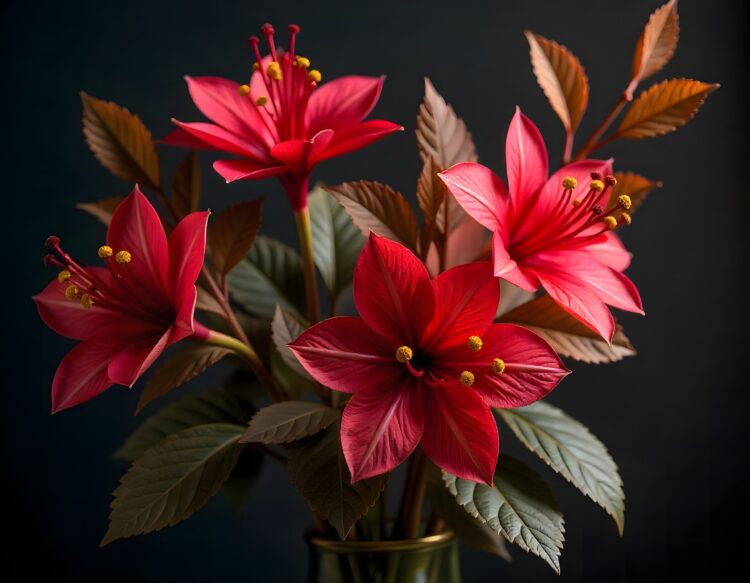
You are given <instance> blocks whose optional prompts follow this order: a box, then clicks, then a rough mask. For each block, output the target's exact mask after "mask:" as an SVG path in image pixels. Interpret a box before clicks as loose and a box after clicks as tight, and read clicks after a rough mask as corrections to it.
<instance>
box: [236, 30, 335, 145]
mask: <svg viewBox="0 0 750 583" xmlns="http://www.w3.org/2000/svg"><path fill="white" fill-rule="evenodd" d="M287 30H288V31H289V52H288V53H284V52H283V51H281V50H278V51H277V49H276V42H275V41H274V33H275V30H274V28H273V26H271V25H270V24H264V25H263V26H262V27H261V29H260V32H261V35H262V36H263V37H264V38H265V40H266V42H267V44H268V49H269V55H268V60H266V61H265V63H264V57H263V56H262V55H261V53H260V39H259V38H258V37H257V36H251V37H250V38H248V43H250V47H251V48H252V51H253V56H254V57H255V63H254V65H253V71H257V73H258V74H259V75H260V77H261V79H262V80H263V85H262V87H259V88H257V89H256V88H253V90H252V92H251V88H250V85H240V86H239V89H238V91H239V94H240V95H242V96H247V97H248V99H249V100H250V102H251V103H252V105H253V107H254V108H255V109H256V110H257V111H258V114H259V116H260V118H261V119H262V120H263V123H264V124H265V126H266V128H267V129H268V131H269V132H270V133H271V135H273V137H274V139H275V140H276V141H277V142H283V141H286V140H293V139H304V138H305V111H306V109H307V103H308V101H309V100H310V96H311V95H312V92H313V91H314V90H315V88H316V87H317V86H318V83H320V81H321V80H322V78H323V75H322V74H321V73H320V71H318V70H316V69H310V60H309V59H307V58H305V57H302V56H300V55H297V54H295V50H296V38H297V34H299V31H300V28H299V26H297V25H296V24H290V25H289V26H288V27H287ZM256 92H258V93H256ZM251 93H252V94H251Z"/></svg>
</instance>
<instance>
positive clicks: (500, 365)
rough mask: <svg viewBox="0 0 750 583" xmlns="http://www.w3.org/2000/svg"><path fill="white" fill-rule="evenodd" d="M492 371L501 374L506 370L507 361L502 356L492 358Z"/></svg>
mask: <svg viewBox="0 0 750 583" xmlns="http://www.w3.org/2000/svg"><path fill="white" fill-rule="evenodd" d="M492 372H494V373H495V374H496V375H501V374H503V373H504V372H505V361H504V360H503V359H502V358H493V359H492Z"/></svg>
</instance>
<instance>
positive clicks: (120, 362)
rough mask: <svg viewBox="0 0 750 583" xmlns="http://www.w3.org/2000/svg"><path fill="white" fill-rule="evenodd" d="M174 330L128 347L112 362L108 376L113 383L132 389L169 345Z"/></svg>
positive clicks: (144, 339) (108, 369) (148, 337)
mask: <svg viewBox="0 0 750 583" xmlns="http://www.w3.org/2000/svg"><path fill="white" fill-rule="evenodd" d="M171 335H172V328H171V327H170V328H169V329H167V330H166V331H165V332H164V333H163V334H161V335H158V334H155V335H151V336H147V337H145V338H143V339H141V340H140V341H138V342H133V343H131V344H128V345H126V346H125V347H124V348H121V350H120V351H119V352H118V354H117V355H116V356H115V357H114V358H113V359H112V360H111V361H110V363H109V366H108V367H107V374H108V375H109V378H110V379H111V381H112V382H113V383H117V384H118V385H125V386H126V387H132V386H133V385H134V384H135V382H136V381H137V380H138V378H139V377H140V376H141V375H142V374H143V373H144V372H146V369H148V367H150V366H151V365H152V364H153V363H154V361H155V360H156V359H157V358H158V357H159V355H160V354H161V353H162V352H163V351H164V349H165V348H166V347H167V345H168V344H169V339H170V336H171Z"/></svg>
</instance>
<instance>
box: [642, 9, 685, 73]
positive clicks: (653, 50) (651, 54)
mask: <svg viewBox="0 0 750 583" xmlns="http://www.w3.org/2000/svg"><path fill="white" fill-rule="evenodd" d="M679 37H680V20H679V16H678V15H677V1H676V0H670V1H669V2H667V3H666V4H664V5H663V6H661V7H659V8H657V9H656V10H654V12H653V13H652V14H651V16H650V17H649V19H648V22H647V23H646V26H645V27H644V28H643V32H642V33H641V36H640V37H639V38H638V42H637V43H636V44H635V54H634V55H633V68H632V72H631V78H632V79H633V80H634V81H641V80H643V79H645V78H646V77H650V76H651V75H653V74H654V73H656V72H657V71H658V70H659V69H661V68H662V67H663V66H664V65H666V64H667V62H669V59H671V58H672V55H673V54H674V51H675V49H676V48H677V41H678V40H679Z"/></svg>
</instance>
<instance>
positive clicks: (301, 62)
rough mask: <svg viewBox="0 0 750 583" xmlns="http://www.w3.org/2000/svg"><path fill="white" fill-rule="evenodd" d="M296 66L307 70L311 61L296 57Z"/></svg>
mask: <svg viewBox="0 0 750 583" xmlns="http://www.w3.org/2000/svg"><path fill="white" fill-rule="evenodd" d="M294 64H295V65H297V66H298V67H302V68H304V69H307V68H308V67H309V66H310V59H308V58H306V57H295V59H294Z"/></svg>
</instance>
